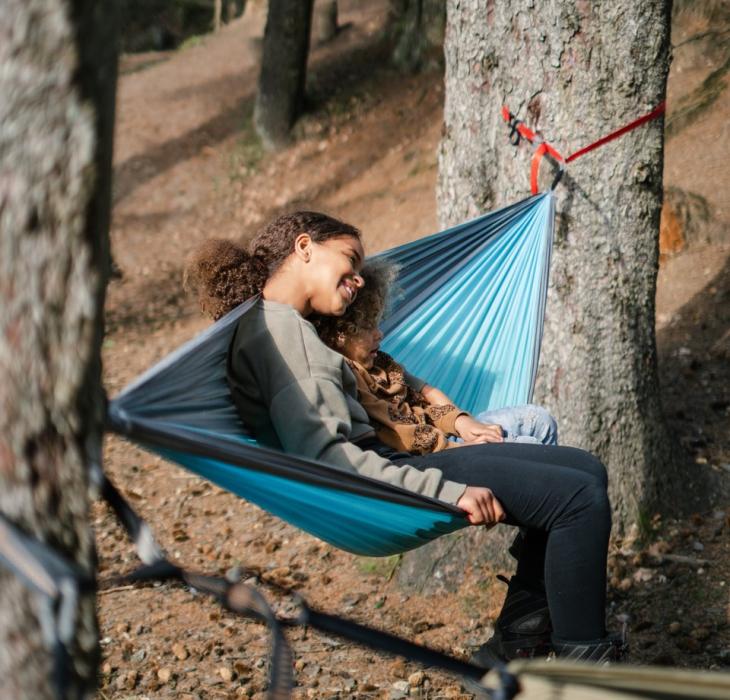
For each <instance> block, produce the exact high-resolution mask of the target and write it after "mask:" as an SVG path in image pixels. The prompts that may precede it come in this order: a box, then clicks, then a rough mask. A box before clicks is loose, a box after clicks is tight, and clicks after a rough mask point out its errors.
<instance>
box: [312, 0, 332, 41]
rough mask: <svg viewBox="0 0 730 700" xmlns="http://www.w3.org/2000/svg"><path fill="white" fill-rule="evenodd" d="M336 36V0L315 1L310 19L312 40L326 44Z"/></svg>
mask: <svg viewBox="0 0 730 700" xmlns="http://www.w3.org/2000/svg"><path fill="white" fill-rule="evenodd" d="M336 36H337V0H316V2H315V3H314V15H313V17H312V39H313V40H314V43H315V44H326V43H327V42H328V41H331V40H332V39H334V38H335V37H336Z"/></svg>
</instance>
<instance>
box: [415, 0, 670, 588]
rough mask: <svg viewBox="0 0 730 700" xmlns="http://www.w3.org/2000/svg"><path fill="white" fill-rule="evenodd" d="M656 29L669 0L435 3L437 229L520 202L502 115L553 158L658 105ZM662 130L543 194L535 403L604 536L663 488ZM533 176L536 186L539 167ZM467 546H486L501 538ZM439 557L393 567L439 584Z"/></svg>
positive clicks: (661, 496) (662, 24)
mask: <svg viewBox="0 0 730 700" xmlns="http://www.w3.org/2000/svg"><path fill="white" fill-rule="evenodd" d="M669 18H670V2H669V0H640V1H639V2H636V1H635V0H612V1H611V2H609V1H608V0H601V1H600V2H595V3H587V2H586V3H574V2H567V1H565V0H551V1H549V2H546V3H541V4H539V5H535V3H534V2H532V1H531V0H502V1H501V2H495V1H494V0H459V1H458V2H457V1H456V0H452V1H451V2H449V3H448V20H447V28H446V40H445V55H446V76H445V83H446V100H445V112H444V136H443V140H442V142H441V149H440V160H439V186H438V204H439V213H440V220H441V224H442V226H444V227H446V226H450V225H453V224H455V223H456V222H459V221H463V220H465V219H468V218H470V217H474V216H476V215H477V214H480V213H482V212H484V211H486V210H490V209H494V208H496V207H501V206H504V205H506V204H509V203H511V202H515V201H517V200H519V199H522V198H524V197H525V196H527V195H528V194H529V168H530V156H531V153H532V150H531V148H530V146H529V145H528V144H526V143H522V144H521V145H520V147H519V148H517V149H516V148H515V147H514V146H512V145H511V144H510V143H509V141H508V138H507V134H508V129H507V127H506V124H505V122H504V121H503V120H502V118H501V116H500V109H501V107H502V105H503V104H506V105H508V106H509V108H510V109H511V110H512V112H514V113H515V114H517V115H518V116H519V117H520V118H522V119H524V120H525V122H526V123H527V125H528V126H530V127H531V128H532V129H533V130H534V129H539V131H540V132H541V133H542V134H543V136H544V138H545V139H546V140H547V141H548V142H550V143H551V144H553V145H554V146H555V147H556V148H557V149H558V151H560V152H561V153H563V155H564V156H567V155H569V154H570V153H572V152H574V151H576V150H578V149H579V148H581V147H582V146H585V145H587V144H589V143H591V142H593V141H595V140H596V139H597V138H599V137H600V136H603V135H605V134H607V133H608V132H610V131H613V130H614V129H616V128H618V127H620V126H623V125H624V124H626V123H628V122H630V121H632V120H634V119H635V118H637V117H639V116H641V115H642V114H644V113H646V112H648V111H650V110H651V109H652V108H653V107H655V106H656V105H657V104H659V103H660V102H661V101H662V100H663V99H664V95H665V89H666V80H667V73H668V69H669V56H668V50H669V30H670V23H669ZM662 126H663V124H662V120H658V121H655V122H651V123H649V124H647V125H644V126H643V127H640V128H639V129H637V130H635V131H632V132H630V133H628V134H626V135H624V136H623V137H621V138H620V139H618V140H616V141H613V142H611V143H610V144H608V145H606V146H604V147H602V148H600V149H599V150H596V151H594V152H592V153H590V154H588V155H586V156H584V157H583V158H581V159H579V160H577V161H575V163H574V164H571V165H570V166H569V170H568V172H567V174H566V176H565V177H564V178H563V180H562V182H561V184H560V185H559V186H558V188H557V190H556V194H557V202H556V207H557V213H558V215H557V221H556V238H555V245H554V249H553V260H552V271H551V278H550V289H549V296H548V305H547V313H546V321H545V337H544V341H543V348H542V359H541V364H540V369H539V374H538V386H537V390H536V395H535V401H536V402H538V403H542V404H544V405H546V406H547V407H548V408H549V409H550V410H551V411H552V412H553V413H554V415H555V416H556V417H557V419H558V423H559V426H560V441H561V443H562V444H564V445H573V446H577V447H582V448H584V449H587V450H590V451H591V452H594V453H595V454H597V455H598V456H599V457H600V458H601V459H602V460H603V461H604V463H605V464H606V465H607V467H608V469H609V478H610V493H611V499H612V503H613V507H614V512H615V516H616V517H615V525H614V531H615V532H618V531H621V530H624V529H626V528H627V527H628V526H630V525H631V524H632V523H635V522H639V523H641V522H642V521H643V520H644V519H645V518H646V516H647V515H648V514H650V513H651V512H652V510H651V509H654V508H656V507H658V506H660V504H661V503H662V502H663V503H664V504H669V503H672V502H673V501H671V500H669V499H670V497H671V496H672V495H673V494H674V493H676V492H677V477H678V467H677V466H676V464H675V460H674V459H673V454H672V449H671V441H670V439H669V436H668V433H667V429H666V426H665V422H664V419H663V415H662V410H661V405H660V400H659V390H658V380H657V365H656V345H655V335H654V300H655V290H656V275H657V268H658V226H659V212H660V208H661V201H662V162H663V129H662ZM542 170H543V171H544V172H543V173H542V175H543V179H544V182H543V183H542V186H543V187H545V186H548V185H549V184H550V182H551V173H550V168H549V167H548V165H547V163H546V162H545V161H544V164H543V167H542ZM497 496H499V494H497ZM500 529H501V528H497V530H500ZM469 537H470V538H472V539H473V538H474V537H477V539H478V540H479V541H481V542H482V543H483V547H487V546H489V548H490V549H492V550H493V549H494V547H495V544H496V546H497V547H498V546H499V545H500V544H503V543H504V542H505V539H506V538H507V535H502V536H501V539H500V535H499V534H498V533H497V532H495V534H490V535H487V536H486V537H482V538H480V537H479V535H475V534H474V533H470V535H469ZM488 542H492V544H489V545H488V544H487V543H488ZM474 544H475V543H472V545H474ZM438 547H441V548H442V549H441V550H440V553H439V551H438ZM454 547H455V545H454V543H453V542H451V541H450V540H447V541H446V542H445V543H443V544H442V545H436V548H435V549H434V550H432V551H431V552H429V551H424V552H422V553H421V554H420V555H419V554H417V555H415V556H416V557H419V556H420V557H421V559H420V561H419V564H418V565H417V566H415V565H414V563H413V562H410V564H409V565H410V566H411V568H412V569H413V567H414V566H415V569H413V570H420V571H423V570H426V569H428V568H429V567H430V569H429V570H431V571H432V573H433V570H434V568H438V566H443V567H445V568H446V569H449V570H450V571H451V572H452V573H454V574H455V573H456V567H451V566H450V565H449V564H448V561H447V560H448V556H451V554H449V555H448V556H446V558H445V559H441V558H442V557H444V556H445V550H444V548H452V551H453V548H454ZM436 561H440V562H441V563H439V564H435V563H434V562H436ZM407 563H408V562H407Z"/></svg>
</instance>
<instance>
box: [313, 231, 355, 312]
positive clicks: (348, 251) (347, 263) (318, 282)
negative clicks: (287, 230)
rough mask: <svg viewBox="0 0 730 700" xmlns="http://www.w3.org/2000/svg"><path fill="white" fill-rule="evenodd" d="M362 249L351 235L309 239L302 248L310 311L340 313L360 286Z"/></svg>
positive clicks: (353, 297) (351, 300)
mask: <svg viewBox="0 0 730 700" xmlns="http://www.w3.org/2000/svg"><path fill="white" fill-rule="evenodd" d="M364 258H365V252H364V250H363V247H362V243H360V240H359V239H358V238H355V237H354V236H341V237H337V238H330V239H328V240H326V241H323V242H322V243H315V242H313V241H310V242H309V244H308V245H307V247H306V250H305V251H304V258H303V259H304V260H305V261H306V265H305V270H306V278H307V279H306V288H307V296H308V302H309V307H310V309H311V311H314V312H316V313H320V314H323V315H326V316H341V315H342V314H344V313H345V311H346V310H347V307H348V306H349V305H350V304H351V303H352V302H353V301H354V300H355V297H356V296H357V292H358V290H359V289H361V288H362V286H363V280H362V277H360V274H359V272H360V269H361V267H362V263H363V260H364Z"/></svg>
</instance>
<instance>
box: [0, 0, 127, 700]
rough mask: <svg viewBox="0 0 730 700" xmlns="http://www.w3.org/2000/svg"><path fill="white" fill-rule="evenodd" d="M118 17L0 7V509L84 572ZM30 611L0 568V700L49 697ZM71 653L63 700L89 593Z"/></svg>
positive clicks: (88, 653) (83, 659)
mask: <svg viewBox="0 0 730 700" xmlns="http://www.w3.org/2000/svg"><path fill="white" fill-rule="evenodd" d="M117 9H118V8H117V4H116V3H114V2H110V3H105V4H104V7H103V8H102V7H100V6H99V4H98V3H97V2H95V1H94V0H76V1H75V2H70V1H69V0H6V2H5V3H4V4H3V9H2V12H0V36H2V37H3V38H2V41H0V94H1V95H2V96H3V97H2V99H1V100H0V124H2V128H1V129H0V387H2V390H0V511H1V512H2V513H3V514H4V516H5V517H7V518H8V519H9V520H10V521H12V522H13V523H15V524H16V525H17V526H18V527H20V528H21V529H22V530H24V531H25V532H26V533H28V534H30V535H32V536H33V537H35V538H37V539H39V540H41V541H43V542H45V543H47V544H48V545H49V546H50V547H52V548H53V549H54V550H56V551H57V552H58V553H59V554H61V555H62V556H64V557H66V558H67V559H69V560H70V561H73V562H75V563H76V564H77V565H78V566H80V567H81V568H82V569H83V570H84V571H85V572H87V573H88V574H89V575H90V576H93V573H94V570H95V553H94V542H93V534H92V531H91V528H90V527H89V518H88V505H89V504H88V474H87V469H88V462H89V458H90V457H89V455H90V454H94V455H95V457H96V458H98V455H99V453H100V449H101V447H100V446H101V416H102V409H103V400H102V399H103V397H102V394H101V388H100V387H101V378H100V374H101V364H100V346H101V330H102V329H101V319H102V309H103V300H104V290H105V286H106V279H107V276H108V267H109V252H108V226H109V212H110V189H111V188H110V184H111V155H112V133H113V116H114V93H115V85H116V58H117V57H116V28H117V26H118V21H117ZM38 610H39V607H38V603H37V600H36V599H35V598H34V597H32V596H31V595H29V593H28V592H27V590H26V589H25V588H24V587H23V585H22V584H21V583H20V582H19V580H18V579H16V578H15V577H14V576H13V575H11V574H10V573H8V572H6V571H5V570H0V697H3V698H13V699H14V700H21V699H25V698H33V700H42V699H45V698H53V697H57V696H56V694H55V692H56V691H55V688H54V686H53V681H52V678H51V668H52V655H51V652H50V651H49V649H48V648H47V647H46V646H45V645H44V642H43V639H42V635H41V631H40V626H39V620H38ZM70 650H71V653H72V657H73V668H71V669H69V675H70V687H69V688H68V689H67V697H69V698H75V697H90V696H91V695H92V694H93V691H94V688H95V685H96V669H97V664H98V658H99V647H98V629H97V623H96V613H95V597H94V595H93V594H92V593H85V594H83V595H82V596H81V597H80V600H79V604H78V610H77V624H76V635H75V639H74V641H73V643H72V645H71V649H70Z"/></svg>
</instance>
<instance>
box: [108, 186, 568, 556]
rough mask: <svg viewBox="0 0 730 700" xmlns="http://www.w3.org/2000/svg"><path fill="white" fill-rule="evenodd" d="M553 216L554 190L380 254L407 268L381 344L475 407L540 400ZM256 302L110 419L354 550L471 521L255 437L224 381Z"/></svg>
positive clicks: (366, 551)
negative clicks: (232, 348) (235, 341)
mask: <svg viewBox="0 0 730 700" xmlns="http://www.w3.org/2000/svg"><path fill="white" fill-rule="evenodd" d="M553 221H554V201H553V196H552V193H550V192H548V193H544V194H539V195H535V196H533V197H530V198H528V199H526V200H524V201H522V202H518V203H517V204H513V205H511V206H508V207H505V208H503V209H500V210H498V211H495V212H492V213H489V214H485V215H484V216H481V217H479V218H477V219H474V220H472V221H469V222H467V223H464V224H461V225H459V226H456V227H454V228H451V229H448V230H446V231H442V232H441V233H436V234H434V235H432V236H428V237H426V238H423V239H420V240H417V241H414V242H412V243H408V244H406V245H403V246H400V247H398V248H393V249H392V250H389V251H386V252H384V253H381V254H380V255H379V256H377V257H385V258H387V259H389V260H392V261H393V262H395V263H397V264H398V265H399V266H400V268H401V273H400V277H399V279H398V286H399V287H400V288H401V290H402V297H401V298H400V299H399V300H398V302H397V304H396V307H397V308H396V310H395V311H394V312H393V313H392V314H391V315H390V316H389V317H388V318H387V319H386V320H385V321H384V323H383V331H384V333H385V339H384V341H383V343H382V347H383V349H384V350H385V351H386V352H388V353H389V354H391V355H392V356H393V357H395V358H396V359H397V360H398V361H399V362H401V363H402V364H404V365H405V366H406V367H407V368H408V370H409V371H410V372H411V373H412V374H415V375H416V376H419V377H422V378H424V379H426V380H428V381H429V382H430V383H432V384H434V385H435V386H438V387H439V388H440V389H442V390H443V391H444V392H445V393H446V394H447V395H448V396H450V397H451V398H452V399H453V400H454V401H455V402H456V403H457V404H458V405H459V406H461V407H463V408H465V409H467V410H469V411H471V412H478V411H481V410H485V409H488V408H498V407H502V406H509V405H517V404H522V403H526V402H527V401H529V399H530V396H531V395H532V390H533V387H534V383H535V376H536V372H537V363H538V358H539V351H540V341H541V338H542V326H543V317H544V311H545V300H546V296H547V282H548V270H549V265H550V251H551V247H552V237H553ZM254 302H255V300H249V301H247V302H244V303H243V304H241V305H240V306H239V307H237V308H236V309H234V310H233V311H231V312H230V313H229V314H227V315H226V316H224V317H223V318H221V319H220V320H219V321H217V322H216V323H215V324H213V325H212V326H211V327H210V328H208V329H207V330H206V331H204V332H203V333H201V334H200V335H199V336H197V337H196V338H194V339H193V340H191V341H190V342H188V343H187V344H185V345H183V346H182V347H180V348H179V349H178V350H176V351H175V352H173V353H172V354H170V355H169V356H168V357H166V358H165V359H163V360H162V361H161V362H159V363H158V364H157V365H155V366H154V367H152V368H151V369H150V370H148V371H147V372H146V373H144V374H143V375H142V376H140V377H139V378H138V379H137V380H136V381H134V382H133V383H132V384H130V385H129V386H128V387H127V388H126V389H125V390H124V391H123V392H122V393H121V394H120V395H119V396H117V397H116V398H115V399H113V400H112V401H111V402H110V404H109V409H108V423H109V426H110V428H111V429H112V430H114V431H116V432H118V433H120V434H122V435H125V436H127V437H129V438H131V439H133V440H135V441H136V442H138V443H140V444H142V445H143V446H145V447H147V448H148V449H150V450H152V451H154V452H156V453H158V454H160V455H162V456H163V457H165V458H166V459H170V460H172V461H174V462H177V463H179V464H181V465H183V466H184V467H186V468H188V469H190V470H191V471H193V472H195V473H196V474H199V475H200V476H202V477H204V478H206V479H209V480H210V481H212V482H214V483H216V484H217V485H219V486H221V487H222V488H224V489H227V490H228V491H231V492H233V493H235V494H237V495H239V496H241V497H243V498H245V499H246V500H248V501H251V502H252V503H255V504H257V505H259V506H260V507H261V508H263V509H265V510H267V511H269V512H270V513H273V514H274V515H277V516H278V517H280V518H282V519H284V520H286V521H288V522H290V523H292V524H294V525H296V526H297V527H299V528H301V529H303V530H306V531H307V532H310V533H312V534H313V535H316V536H317V537H319V538H321V539H323V540H326V541H327V542H330V543H331V544H333V545H335V546H336V547H339V548H341V549H345V550H347V551H350V552H353V553H355V554H363V555H368V556H384V555H389V554H393V553H398V552H403V551H406V550H408V549H412V548H414V547H417V546H419V545H421V544H424V543H425V542H427V541H429V540H432V539H434V538H436V537H438V536H440V535H442V534H445V533H447V532H453V531H455V530H458V529H459V528H461V527H464V526H466V525H467V524H468V523H467V521H466V519H465V517H464V515H463V512H462V511H461V510H459V509H458V508H455V507H454V506H451V505H449V504H446V503H443V502H441V501H438V500H436V499H432V498H428V497H425V496H421V495H419V494H415V493H412V492H410V491H406V490H404V489H401V488H398V487H396V486H392V485H390V484H387V483H384V482H381V481H376V480H374V479H371V478H368V477H364V476H361V475H359V474H357V473H351V472H347V471H345V470H342V469H340V468H336V467H333V466H331V465H327V464H323V463H320V462H316V461H314V460H310V459H305V458H302V457H298V456H296V455H292V454H285V453H283V452H281V451H277V450H274V449H271V448H268V447H265V446H263V445H259V444H258V443H257V442H256V440H255V439H254V438H253V437H252V436H251V435H250V433H248V431H247V430H246V427H245V426H244V425H243V424H242V422H241V420H240V418H239V417H238V414H237V412H236V409H235V406H234V404H233V401H232V399H231V396H230V392H229V389H228V384H227V381H226V356H227V353H228V347H229V345H230V342H231V339H232V337H233V334H234V332H235V329H236V326H237V323H238V321H239V319H240V318H241V316H242V315H243V314H245V313H246V311H247V310H248V309H250V308H251V306H252V305H253V303H254Z"/></svg>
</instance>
